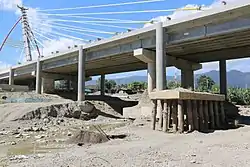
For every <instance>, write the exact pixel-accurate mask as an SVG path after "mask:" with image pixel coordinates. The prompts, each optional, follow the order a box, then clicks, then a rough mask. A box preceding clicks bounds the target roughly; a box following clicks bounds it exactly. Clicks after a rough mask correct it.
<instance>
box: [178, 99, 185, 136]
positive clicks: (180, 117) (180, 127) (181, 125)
mask: <svg viewBox="0 0 250 167" xmlns="http://www.w3.org/2000/svg"><path fill="white" fill-rule="evenodd" d="M182 105H183V100H178V131H179V132H180V133H183V132H184V112H183V106H182Z"/></svg>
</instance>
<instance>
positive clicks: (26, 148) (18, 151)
mask: <svg viewBox="0 0 250 167" xmlns="http://www.w3.org/2000/svg"><path fill="white" fill-rule="evenodd" d="M61 149H62V148H60V147H53V146H35V147H34V146H33V145H21V146H11V147H10V148H9V149H8V151H7V155H8V156H12V155H29V154H42V153H50V152H54V151H58V150H61Z"/></svg>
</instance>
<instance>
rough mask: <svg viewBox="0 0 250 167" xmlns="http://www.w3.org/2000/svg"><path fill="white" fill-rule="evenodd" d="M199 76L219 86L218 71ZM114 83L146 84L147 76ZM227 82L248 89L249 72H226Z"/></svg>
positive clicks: (93, 81) (117, 80) (229, 84)
mask: <svg viewBox="0 0 250 167" xmlns="http://www.w3.org/2000/svg"><path fill="white" fill-rule="evenodd" d="M200 75H206V76H209V77H211V78H212V79H213V80H214V81H215V83H217V84H219V81H220V79H219V71H215V70H213V71H210V72H207V73H203V74H197V75H195V78H196V79H197V78H198V77H199V76H200ZM180 78H181V77H180V76H177V80H180ZM167 79H168V80H174V76H167ZM114 80H115V82H116V83H117V84H118V85H121V84H129V83H131V82H134V81H139V82H147V76H130V77H125V78H119V79H114ZM227 82H228V86H231V87H241V88H245V87H248V86H249V87H250V72H241V71H237V70H231V71H229V72H227ZM86 84H87V85H96V80H92V81H88V82H87V83H86Z"/></svg>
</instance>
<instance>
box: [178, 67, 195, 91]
mask: <svg viewBox="0 0 250 167" xmlns="http://www.w3.org/2000/svg"><path fill="white" fill-rule="evenodd" d="M181 87H183V88H186V89H190V88H191V89H192V90H194V71H193V70H191V69H185V70H181Z"/></svg>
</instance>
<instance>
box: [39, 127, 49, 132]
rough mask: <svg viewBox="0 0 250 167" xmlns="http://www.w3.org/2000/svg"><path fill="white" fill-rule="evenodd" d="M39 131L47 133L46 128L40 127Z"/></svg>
mask: <svg viewBox="0 0 250 167" xmlns="http://www.w3.org/2000/svg"><path fill="white" fill-rule="evenodd" d="M39 130H40V131H43V132H44V131H47V130H48V128H46V127H44V126H43V127H41V128H40V129H39Z"/></svg>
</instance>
